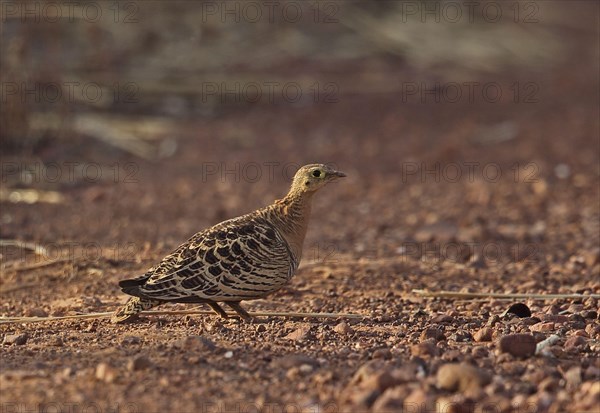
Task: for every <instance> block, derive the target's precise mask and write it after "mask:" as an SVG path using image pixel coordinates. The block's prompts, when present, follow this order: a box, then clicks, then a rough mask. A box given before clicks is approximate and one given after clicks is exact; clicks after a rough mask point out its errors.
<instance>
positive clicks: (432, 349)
mask: <svg viewBox="0 0 600 413" xmlns="http://www.w3.org/2000/svg"><path fill="white" fill-rule="evenodd" d="M410 353H411V354H412V355H413V356H415V357H435V356H437V355H438V354H439V351H438V348H437V347H436V345H435V343H434V342H433V341H432V340H428V341H424V342H422V343H418V344H414V345H413V346H411V348H410Z"/></svg>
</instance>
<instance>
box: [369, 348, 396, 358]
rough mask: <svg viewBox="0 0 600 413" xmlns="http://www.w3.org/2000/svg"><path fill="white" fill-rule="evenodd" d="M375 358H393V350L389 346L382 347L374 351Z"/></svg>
mask: <svg viewBox="0 0 600 413" xmlns="http://www.w3.org/2000/svg"><path fill="white" fill-rule="evenodd" d="M373 358H374V359H384V360H388V359H391V358H392V352H391V351H390V350H389V349H387V348H380V349H377V350H375V351H374V352H373Z"/></svg>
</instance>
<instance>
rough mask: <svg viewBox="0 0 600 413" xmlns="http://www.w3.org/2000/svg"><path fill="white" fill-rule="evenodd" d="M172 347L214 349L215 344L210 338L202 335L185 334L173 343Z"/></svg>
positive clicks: (215, 347)
mask: <svg viewBox="0 0 600 413" xmlns="http://www.w3.org/2000/svg"><path fill="white" fill-rule="evenodd" d="M173 346H174V347H177V348H180V349H184V350H193V351H204V350H205V351H215V350H216V349H217V346H216V345H215V343H213V342H212V341H211V340H209V339H208V338H206V337H202V336H187V337H184V338H182V339H179V340H177V341H175V342H174V343H173Z"/></svg>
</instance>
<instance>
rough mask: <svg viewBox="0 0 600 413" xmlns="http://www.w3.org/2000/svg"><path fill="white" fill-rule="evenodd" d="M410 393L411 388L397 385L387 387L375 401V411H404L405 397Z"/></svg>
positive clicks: (379, 412)
mask: <svg viewBox="0 0 600 413" xmlns="http://www.w3.org/2000/svg"><path fill="white" fill-rule="evenodd" d="M409 394H410V388H408V387H406V386H396V387H391V388H388V389H386V391H385V392H383V394H382V395H381V396H380V397H378V398H377V400H376V401H375V403H373V408H372V411H373V412H378V413H387V412H390V413H391V412H401V411H403V410H402V408H403V405H404V399H406V397H408V395H409Z"/></svg>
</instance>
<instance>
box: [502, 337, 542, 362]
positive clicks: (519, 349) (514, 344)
mask: <svg viewBox="0 0 600 413" xmlns="http://www.w3.org/2000/svg"><path fill="white" fill-rule="evenodd" d="M499 347H500V351H501V352H503V353H508V354H511V355H512V356H514V357H521V358H526V357H531V356H533V355H534V354H535V349H536V340H535V337H534V336H533V335H531V334H508V335H506V336H503V337H501V338H500V342H499Z"/></svg>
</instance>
